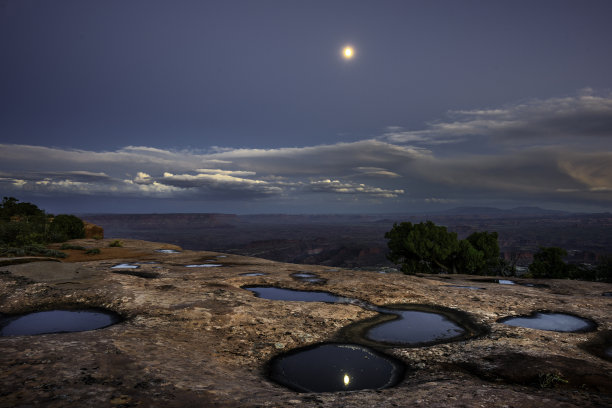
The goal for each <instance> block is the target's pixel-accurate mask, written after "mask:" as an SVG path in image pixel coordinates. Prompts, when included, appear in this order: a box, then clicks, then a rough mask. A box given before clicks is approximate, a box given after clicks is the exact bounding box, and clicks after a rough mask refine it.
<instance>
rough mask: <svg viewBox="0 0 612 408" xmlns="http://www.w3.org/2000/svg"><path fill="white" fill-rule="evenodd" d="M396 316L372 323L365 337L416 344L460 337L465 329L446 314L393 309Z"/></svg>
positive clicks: (380, 340)
mask: <svg viewBox="0 0 612 408" xmlns="http://www.w3.org/2000/svg"><path fill="white" fill-rule="evenodd" d="M393 314H396V315H397V316H398V317H397V318H396V319H394V320H390V321H387V322H384V323H380V324H377V325H374V326H373V327H372V328H371V329H369V330H368V331H366V332H365V337H366V338H367V339H370V340H374V341H377V342H382V343H393V344H401V345H416V344H422V343H431V342H439V341H443V340H449V339H452V338H455V337H460V336H463V335H464V334H465V329H464V328H463V327H461V326H460V325H459V324H457V323H455V322H454V321H452V320H450V319H449V318H447V317H446V316H444V315H442V314H439V313H434V312H423V311H416V310H408V311H402V310H393Z"/></svg>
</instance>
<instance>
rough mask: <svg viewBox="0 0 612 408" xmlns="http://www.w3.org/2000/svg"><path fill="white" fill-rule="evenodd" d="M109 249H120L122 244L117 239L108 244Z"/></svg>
mask: <svg viewBox="0 0 612 408" xmlns="http://www.w3.org/2000/svg"><path fill="white" fill-rule="evenodd" d="M108 246H109V247H111V248H121V247H122V246H123V242H121V241H119V240H118V239H117V240H115V241H113V242H111V243H110V244H108Z"/></svg>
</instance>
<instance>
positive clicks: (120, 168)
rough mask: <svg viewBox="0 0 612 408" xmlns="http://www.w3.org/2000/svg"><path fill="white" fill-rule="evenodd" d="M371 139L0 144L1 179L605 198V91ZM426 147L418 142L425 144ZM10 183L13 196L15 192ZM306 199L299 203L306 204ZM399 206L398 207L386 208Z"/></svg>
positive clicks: (610, 128)
mask: <svg viewBox="0 0 612 408" xmlns="http://www.w3.org/2000/svg"><path fill="white" fill-rule="evenodd" d="M449 117H450V119H451V120H446V121H438V122H436V123H434V124H431V125H429V126H428V127H427V128H425V129H423V130H417V131H409V130H404V129H402V128H399V127H389V128H387V130H386V132H385V134H384V135H383V136H381V137H380V138H379V139H366V140H359V141H355V142H350V143H349V142H345V143H333V144H326V145H317V146H304V147H285V148H276V149H247V148H242V149H231V148H218V147H213V148H209V149H208V150H164V149H159V148H154V147H146V146H127V147H125V148H122V149H118V150H116V151H102V152H96V151H87V150H75V149H60V148H52V147H43V146H29V145H8V144H4V145H0V187H1V188H2V191H3V192H6V194H14V195H15V196H19V194H18V193H20V192H32V193H37V194H50V195H56V196H66V197H68V196H70V195H71V194H72V195H74V194H77V195H97V196H100V197H101V199H103V198H105V197H123V196H126V197H136V198H138V197H153V198H181V199H188V200H192V201H193V200H199V201H201V202H210V201H219V200H223V201H226V202H227V201H232V202H234V203H248V202H253V201H256V200H263V201H265V200H268V201H267V202H270V203H272V202H274V203H281V204H279V205H282V203H289V202H293V203H295V202H300V203H308V202H309V201H308V200H315V197H316V201H310V202H317V203H323V204H318V205H325V202H326V201H325V200H327V202H332V201H334V202H335V201H337V200H345V201H351V202H354V201H355V202H360V200H362V202H363V203H369V204H368V205H374V204H373V203H377V204H376V205H382V206H383V207H371V208H370V207H368V208H370V209H369V211H380V210H382V209H384V208H385V207H384V205H385V203H389V205H391V204H390V203H404V204H406V205H412V204H413V203H417V202H421V203H423V205H428V206H434V205H464V203H466V202H472V203H473V202H474V201H478V200H511V201H517V202H521V203H539V202H541V201H545V202H551V203H556V204H557V207H559V206H562V205H563V204H564V203H569V202H572V203H580V204H585V205H587V204H588V205H595V206H599V207H601V208H610V206H612V149H611V147H610V137H611V136H612V96H610V95H604V96H601V95H599V96H598V95H595V94H594V93H593V92H591V91H584V92H582V93H579V94H577V95H575V96H571V97H565V98H550V99H544V100H532V101H527V102H524V103H520V104H519V103H517V104H513V105H507V106H503V107H493V108H490V109H479V110H462V111H455V112H451V113H450V114H449ZM425 147H426V148H425ZM12 192H15V193H12ZM304 205H307V204H304ZM395 208H399V207H395Z"/></svg>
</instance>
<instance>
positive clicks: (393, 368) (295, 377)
mask: <svg viewBox="0 0 612 408" xmlns="http://www.w3.org/2000/svg"><path fill="white" fill-rule="evenodd" d="M404 371H405V367H404V365H403V364H402V363H401V362H400V361H398V360H396V359H394V358H393V357H390V356H387V355H385V354H382V353H379V352H377V351H374V350H372V349H370V348H368V347H364V346H359V345H354V344H319V345H315V346H310V347H305V348H300V349H295V350H292V351H290V352H289V353H287V354H284V355H281V356H276V357H274V358H273V359H272V360H271V361H270V364H269V374H270V378H271V379H272V380H273V381H275V382H277V383H279V384H281V385H284V386H286V387H288V388H291V389H293V390H295V391H299V392H337V391H355V390H364V389H382V388H388V387H392V386H394V385H396V384H398V383H399V382H400V381H401V380H402V378H403V376H404Z"/></svg>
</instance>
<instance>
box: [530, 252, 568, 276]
mask: <svg viewBox="0 0 612 408" xmlns="http://www.w3.org/2000/svg"><path fill="white" fill-rule="evenodd" d="M566 256H567V251H566V250H565V249H563V248H557V247H540V249H539V250H538V252H536V253H535V254H534V255H533V262H532V263H531V265H529V273H530V274H531V275H532V276H533V277H534V278H551V279H564V278H568V277H569V272H570V268H569V267H568V266H567V264H566V263H565V262H564V261H563V257H566Z"/></svg>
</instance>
